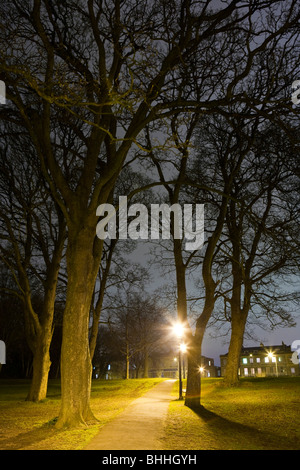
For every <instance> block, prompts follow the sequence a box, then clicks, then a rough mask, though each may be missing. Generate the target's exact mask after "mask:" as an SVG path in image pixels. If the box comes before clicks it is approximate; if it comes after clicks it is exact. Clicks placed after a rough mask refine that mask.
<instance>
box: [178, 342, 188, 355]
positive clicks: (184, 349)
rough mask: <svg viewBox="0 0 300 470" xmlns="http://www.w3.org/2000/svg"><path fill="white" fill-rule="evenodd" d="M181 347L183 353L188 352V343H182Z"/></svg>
mask: <svg viewBox="0 0 300 470" xmlns="http://www.w3.org/2000/svg"><path fill="white" fill-rule="evenodd" d="M179 347H180V351H181V352H183V353H185V352H186V349H187V348H186V344H184V343H181V345H180V346H179Z"/></svg>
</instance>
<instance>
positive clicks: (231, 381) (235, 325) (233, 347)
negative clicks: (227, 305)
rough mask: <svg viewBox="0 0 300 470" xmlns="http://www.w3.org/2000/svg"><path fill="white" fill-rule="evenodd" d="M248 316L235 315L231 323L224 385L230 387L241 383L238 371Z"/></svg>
mask: <svg viewBox="0 0 300 470" xmlns="http://www.w3.org/2000/svg"><path fill="white" fill-rule="evenodd" d="M246 320H247V315H244V314H243V313H242V312H240V314H239V315H237V314H235V315H234V317H232V321H231V328H232V329H231V338H230V345H229V350H228V356H227V363H226V369H225V375H224V383H225V384H226V385H228V386H234V385H237V383H238V381H239V377H238V370H239V361H240V354H241V349H242V346H243V338H244V331H245V325H246Z"/></svg>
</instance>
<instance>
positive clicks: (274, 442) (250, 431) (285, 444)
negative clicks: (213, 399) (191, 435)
mask: <svg viewBox="0 0 300 470" xmlns="http://www.w3.org/2000/svg"><path fill="white" fill-rule="evenodd" d="M190 409H191V408H190ZM191 410H192V411H193V412H194V413H195V414H196V415H197V416H198V417H199V419H201V420H202V422H204V423H205V424H206V425H207V426H208V428H209V430H210V431H211V432H212V433H213V434H214V435H215V439H216V442H217V441H219V442H221V443H222V444H223V445H224V444H225V445H226V443H227V444H228V450H230V449H239V450H249V449H252V450H254V449H257V450H292V449H293V450H295V449H298V448H299V442H296V440H295V442H292V441H291V440H289V439H287V438H286V437H285V436H280V435H278V434H275V432H271V433H270V432H266V431H261V430H259V429H257V428H255V427H252V426H247V425H245V424H242V423H238V422H236V421H231V420H229V419H227V418H224V417H222V416H220V415H218V414H216V413H214V412H212V411H210V410H208V409H206V408H205V407H204V406H200V407H199V408H197V409H191ZM262 413H263V410H262ZM230 444H232V446H231V445H230Z"/></svg>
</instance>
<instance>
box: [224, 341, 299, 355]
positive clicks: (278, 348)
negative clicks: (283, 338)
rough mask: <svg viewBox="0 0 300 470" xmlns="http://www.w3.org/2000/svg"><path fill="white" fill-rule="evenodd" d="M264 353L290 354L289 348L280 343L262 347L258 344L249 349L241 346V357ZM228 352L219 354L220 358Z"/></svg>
mask: <svg viewBox="0 0 300 470" xmlns="http://www.w3.org/2000/svg"><path fill="white" fill-rule="evenodd" d="M265 352H273V353H281V354H283V353H290V352H291V346H288V345H286V344H284V342H282V343H281V344H280V345H278V344H276V345H268V346H266V345H264V344H263V343H260V345H259V346H250V347H248V346H247V347H244V346H242V349H241V355H247V354H261V353H265ZM227 355H228V352H227V353H225V354H221V355H220V356H221V357H223V356H227Z"/></svg>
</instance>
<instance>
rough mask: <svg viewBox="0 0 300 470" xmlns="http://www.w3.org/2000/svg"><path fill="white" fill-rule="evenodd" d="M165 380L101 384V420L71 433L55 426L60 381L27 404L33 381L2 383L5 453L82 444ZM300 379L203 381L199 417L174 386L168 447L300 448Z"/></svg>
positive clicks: (0, 429)
mask: <svg viewBox="0 0 300 470" xmlns="http://www.w3.org/2000/svg"><path fill="white" fill-rule="evenodd" d="M161 380H163V379H137V380H127V381H126V380H113V381H94V382H93V386H92V395H91V407H92V410H93V412H94V414H95V416H96V417H97V418H98V419H99V423H98V424H93V425H91V426H89V427H88V428H86V429H85V428H80V429H75V430H72V431H67V430H59V431H58V430H56V429H55V428H54V426H53V423H54V421H55V419H54V418H55V417H56V416H57V415H58V412H59V407H60V384H59V381H50V383H49V390H48V396H47V399H46V400H45V401H44V402H42V403H39V404H35V403H31V402H25V401H24V398H25V397H26V394H27V391H28V387H29V382H26V381H22V380H16V381H12V380H10V381H8V380H0V450H4V449H7V450H14V449H24V450H25V449H32V450H47V449H52V450H64V449H66V450H73V449H82V448H83V447H84V446H85V445H86V444H87V443H88V442H89V441H90V440H91V439H92V438H93V437H94V436H95V435H96V434H97V432H98V430H99V428H100V427H101V426H103V425H104V424H105V423H107V422H108V421H109V420H111V419H113V418H114V417H115V416H117V414H118V413H120V412H121V411H122V410H123V409H124V408H125V407H126V406H127V405H128V404H129V403H130V402H131V401H132V400H134V399H135V398H137V397H138V396H140V395H142V394H143V393H145V392H146V391H147V390H149V389H150V388H151V387H153V386H154V385H155V384H157V383H158V382H159V381H161ZM299 392H300V377H297V378H278V379H277V378H274V379H254V380H250V379H249V380H248V379H245V380H241V381H240V384H239V386H238V387H235V388H226V387H224V386H223V385H222V379H204V380H203V381H202V404H203V406H204V409H203V410H202V411H201V412H199V413H198V414H197V413H195V412H193V411H192V410H190V409H189V408H187V407H186V406H184V404H183V402H182V401H178V400H177V394H178V384H176V383H175V385H174V389H173V400H172V401H171V403H170V406H169V413H168V417H167V422H166V429H165V436H164V449H165V450H202V449H203V450H241V449H243V450H292V449H294V450H299V449H300V413H299V411H300V406H299V405H300V394H299Z"/></svg>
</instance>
